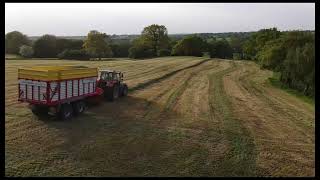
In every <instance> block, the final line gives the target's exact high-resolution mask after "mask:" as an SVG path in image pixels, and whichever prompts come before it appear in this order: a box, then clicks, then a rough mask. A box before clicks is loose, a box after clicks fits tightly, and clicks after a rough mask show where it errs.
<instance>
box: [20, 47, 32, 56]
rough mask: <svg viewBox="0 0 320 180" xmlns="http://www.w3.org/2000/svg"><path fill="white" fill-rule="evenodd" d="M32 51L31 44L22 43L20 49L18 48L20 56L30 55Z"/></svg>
mask: <svg viewBox="0 0 320 180" xmlns="http://www.w3.org/2000/svg"><path fill="white" fill-rule="evenodd" d="M33 53H34V51H33V48H32V47H31V46H27V45H22V46H21V47H20V50H19V54H20V55H21V56H22V57H28V58H30V57H32V55H33Z"/></svg>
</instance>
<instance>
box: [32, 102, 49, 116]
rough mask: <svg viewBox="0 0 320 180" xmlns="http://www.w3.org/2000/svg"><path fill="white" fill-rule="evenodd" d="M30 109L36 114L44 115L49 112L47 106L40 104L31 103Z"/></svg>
mask: <svg viewBox="0 0 320 180" xmlns="http://www.w3.org/2000/svg"><path fill="white" fill-rule="evenodd" d="M30 109H31V111H32V113H33V114H34V115H36V116H39V117H40V116H44V115H47V114H48V108H47V107H42V106H39V105H31V106H30Z"/></svg>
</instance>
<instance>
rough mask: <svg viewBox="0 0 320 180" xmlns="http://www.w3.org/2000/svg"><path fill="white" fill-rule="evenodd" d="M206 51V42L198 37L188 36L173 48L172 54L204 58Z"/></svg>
mask: <svg viewBox="0 0 320 180" xmlns="http://www.w3.org/2000/svg"><path fill="white" fill-rule="evenodd" d="M205 50H206V42H205V41H204V40H203V39H202V38H200V37H198V36H196V35H191V36H186V37H185V38H183V39H182V40H180V41H178V43H177V44H176V45H175V46H174V47H173V50H172V54H173V55H178V56H202V53H203V52H204V51H205Z"/></svg>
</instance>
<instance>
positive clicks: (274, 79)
mask: <svg viewBox="0 0 320 180" xmlns="http://www.w3.org/2000/svg"><path fill="white" fill-rule="evenodd" d="M269 82H270V84H271V85H272V86H274V87H277V88H279V89H282V90H284V91H285V92H287V93H288V94H291V95H293V96H295V97H297V98H299V99H301V100H302V101H304V102H306V103H308V104H311V105H314V101H315V100H314V98H312V97H309V96H305V95H304V94H303V93H302V92H300V91H297V90H295V89H292V88H289V87H288V86H286V85H285V84H283V83H281V82H280V74H279V73H275V72H274V73H273V76H272V77H270V78H269Z"/></svg>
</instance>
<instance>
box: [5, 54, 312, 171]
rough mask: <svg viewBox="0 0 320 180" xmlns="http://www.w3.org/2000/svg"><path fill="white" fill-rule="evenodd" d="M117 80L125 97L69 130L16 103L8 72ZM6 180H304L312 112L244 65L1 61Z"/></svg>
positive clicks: (173, 60) (178, 60) (188, 60)
mask: <svg viewBox="0 0 320 180" xmlns="http://www.w3.org/2000/svg"><path fill="white" fill-rule="evenodd" d="M61 63H63V64H70V65H72V64H77V65H87V66H91V67H105V68H108V69H115V70H119V71H123V72H125V81H126V82H127V83H128V86H129V88H130V93H129V96H128V97H126V98H122V99H119V100H117V101H115V102H112V103H111V102H105V103H103V104H101V105H99V106H95V107H91V108H90V109H88V111H87V112H86V113H85V114H83V115H82V116H80V117H77V118H74V119H73V120H71V121H69V122H59V121H54V119H51V118H48V119H45V120H44V119H38V118H37V117H35V116H34V115H33V114H32V113H31V111H30V110H29V109H27V108H26V105H25V104H20V103H18V102H17V79H16V78H17V68H18V67H19V66H26V65H30V66H32V65H36V64H37V65H44V64H46V65H50V64H61ZM5 65H6V82H5V85H6V87H5V90H6V96H5V97H6V99H5V103H6V107H5V108H6V109H5V110H6V114H5V116H6V119H5V128H6V129H5V139H6V142H5V143H6V144H5V145H6V146H5V153H6V154H5V168H6V169H5V170H6V172H5V174H6V175H7V176H314V174H315V172H314V170H315V169H314V166H315V165H314V163H315V160H314V151H315V149H314V148H315V146H314V107H312V106H310V105H308V104H305V103H304V102H302V101H301V100H299V99H297V98H296V97H293V96H291V95H290V94H287V93H285V92H284V91H282V90H279V89H275V88H273V87H272V86H270V85H269V84H268V83H266V80H267V78H268V77H271V75H272V74H271V73H270V72H269V71H261V70H260V69H259V68H258V67H257V65H255V64H253V63H251V62H246V61H228V60H218V59H213V60H207V59H206V58H196V57H166V58H156V59H149V60H137V61H134V60H116V61H102V62H98V61H94V62H87V61H60V60H47V61H45V60H31V61H28V60H10V61H9V60H8V61H6V64H5Z"/></svg>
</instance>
